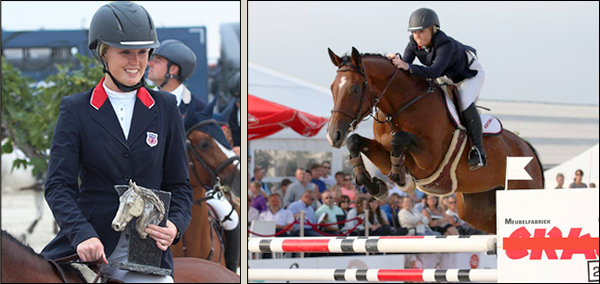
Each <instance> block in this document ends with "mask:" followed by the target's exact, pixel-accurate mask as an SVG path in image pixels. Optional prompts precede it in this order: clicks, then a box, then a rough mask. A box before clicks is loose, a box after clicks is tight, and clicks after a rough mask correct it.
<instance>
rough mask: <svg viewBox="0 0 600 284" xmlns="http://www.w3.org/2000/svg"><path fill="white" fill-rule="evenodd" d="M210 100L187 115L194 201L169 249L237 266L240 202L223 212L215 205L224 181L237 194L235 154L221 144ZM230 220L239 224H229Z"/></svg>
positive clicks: (186, 255) (179, 253)
mask: <svg viewBox="0 0 600 284" xmlns="http://www.w3.org/2000/svg"><path fill="white" fill-rule="evenodd" d="M214 102H216V100H215V101H213V103H214ZM213 103H209V104H208V105H207V106H206V108H205V110H203V111H201V112H198V113H196V114H187V115H186V117H185V125H186V131H187V133H186V136H187V141H186V144H187V145H186V152H187V156H188V170H189V172H190V184H191V186H192V189H193V190H194V205H193V206H192V221H191V222H190V225H189V227H188V228H187V230H186V231H185V232H184V234H183V236H182V238H181V240H180V241H179V243H177V244H175V245H173V246H171V251H172V253H173V256H177V257H197V258H203V259H207V260H210V261H214V262H217V263H220V264H221V265H224V266H226V267H227V268H229V269H230V270H232V271H235V270H236V269H237V266H238V263H239V258H240V238H241V237H240V225H239V216H240V215H239V214H240V213H239V212H240V211H239V205H237V206H236V204H235V203H234V202H233V201H231V200H230V201H229V204H231V206H233V208H231V209H227V212H223V211H220V212H219V210H222V209H223V208H222V207H223V206H222V205H223V204H224V203H223V202H222V201H224V200H225V199H224V195H225V193H224V192H223V191H224V190H223V188H224V187H223V185H226V186H228V187H229V188H231V190H229V192H228V193H231V194H232V195H235V196H240V194H241V180H240V177H241V174H240V169H239V156H237V155H235V154H234V153H233V151H231V150H230V149H228V148H227V147H226V146H225V145H228V143H227V142H224V140H226V138H225V136H224V134H223V130H222V129H221V127H220V126H219V122H217V121H216V120H214V119H211V117H212V108H213V107H214V104H213ZM215 137H218V138H215ZM221 138H222V139H221ZM224 144H225V145H224ZM236 161H237V164H236ZM218 200H221V203H219V201H218ZM226 202H227V201H226ZM219 205H220V206H219ZM214 207H220V208H221V209H219V208H214ZM232 210H235V211H232ZM235 214H237V216H236V215H235ZM230 217H231V218H230ZM227 218H229V219H230V220H227ZM231 219H233V220H231ZM234 223H235V224H237V226H235V225H232V224H234ZM228 226H229V227H228ZM232 226H233V227H232ZM223 237H225V238H223Z"/></svg>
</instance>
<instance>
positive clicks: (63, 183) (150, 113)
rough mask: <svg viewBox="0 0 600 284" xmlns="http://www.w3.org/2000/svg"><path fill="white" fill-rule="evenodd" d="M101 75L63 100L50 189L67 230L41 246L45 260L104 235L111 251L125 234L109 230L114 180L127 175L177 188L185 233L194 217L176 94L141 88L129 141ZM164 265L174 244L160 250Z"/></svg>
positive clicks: (169, 263) (174, 208)
mask: <svg viewBox="0 0 600 284" xmlns="http://www.w3.org/2000/svg"><path fill="white" fill-rule="evenodd" d="M102 81H104V79H102ZM102 81H100V83H99V84H98V85H97V86H96V87H95V88H93V89H91V90H89V91H86V92H83V93H79V94H75V95H71V96H67V97H65V98H63V99H62V102H61V105H60V114H59V116H58V121H57V123H56V128H55V131H54V136H53V137H52V146H51V149H50V162H49V164H48V178H47V180H46V185H45V189H46V191H45V195H46V201H47V202H48V205H50V208H51V209H52V213H53V214H54V217H55V219H56V221H57V222H58V224H59V226H60V228H61V230H60V232H59V233H58V235H57V236H56V237H55V238H54V239H53V240H52V241H51V242H50V243H49V244H48V245H47V246H46V247H45V248H44V249H43V250H42V252H41V254H42V256H44V257H45V258H47V259H55V258H59V257H64V256H67V255H70V254H74V253H76V250H75V248H76V247H77V245H78V244H79V243H81V242H82V241H84V240H87V239H89V238H91V237H97V238H99V239H100V241H102V244H103V245H104V251H105V253H106V256H107V257H108V256H110V255H111V254H112V252H113V250H114V249H115V247H116V245H117V243H118V241H119V236H120V235H121V233H120V232H116V231H114V230H113V229H112V228H111V222H112V220H113V218H114V217H115V214H116V212H117V209H118V207H119V194H118V193H117V191H116V190H115V189H114V187H113V186H114V185H120V184H121V185H123V184H127V183H128V182H129V179H132V180H134V181H135V182H136V183H137V184H139V185H141V186H144V187H147V188H153V189H161V190H164V191H170V192H171V193H172V195H171V204H170V209H169V216H168V219H169V220H170V221H171V222H173V224H175V226H177V228H178V230H179V233H180V236H182V235H183V233H184V231H185V229H186V228H187V227H188V225H189V223H190V220H191V207H192V198H193V192H192V189H191V187H190V183H189V178H188V170H187V160H186V159H187V158H186V155H185V142H184V141H185V140H184V138H185V134H184V129H183V121H182V119H181V115H180V114H179V111H178V110H177V105H176V102H175V96H173V95H171V94H167V93H165V92H157V91H153V90H148V89H146V88H144V87H142V88H140V89H139V90H138V93H137V99H136V102H135V106H134V112H133V119H132V121H131V130H130V131H129V139H125V136H124V135H123V131H122V130H121V126H120V124H119V122H118V121H117V116H116V115H115V112H114V110H113V107H112V105H111V103H110V100H108V99H107V95H106V92H105V91H104V88H103V87H102ZM150 134H154V136H150ZM78 179H80V180H81V182H80V183H78ZM176 241H178V240H175V242H176ZM161 267H162V268H168V269H172V268H173V259H172V256H171V251H170V250H167V251H166V252H165V253H163V254H162V262H161Z"/></svg>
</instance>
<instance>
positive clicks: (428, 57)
mask: <svg viewBox="0 0 600 284" xmlns="http://www.w3.org/2000/svg"><path fill="white" fill-rule="evenodd" d="M466 50H469V51H472V52H473V53H475V54H476V51H475V49H474V48H472V47H470V46H468V45H463V44H462V43H460V42H459V41H457V40H455V39H453V38H451V37H449V36H447V35H446V34H445V33H444V32H443V31H440V30H438V31H437V32H436V33H435V34H434V35H433V37H432V39H431V45H430V47H429V50H426V49H423V48H421V47H419V46H418V45H417V42H416V41H415V39H414V37H413V35H410V36H409V43H408V45H407V46H406V48H405V49H404V56H403V57H402V60H403V61H404V62H407V63H412V62H413V61H414V60H415V57H417V58H419V61H421V63H423V64H424V65H425V66H427V67H424V66H418V65H413V66H412V74H414V75H416V76H417V77H421V78H430V79H435V78H437V77H441V76H443V75H447V76H448V77H449V78H450V79H452V81H453V82H454V83H458V82H460V81H462V80H464V79H466V78H472V77H475V75H477V70H471V69H469V62H468V59H467V54H466Z"/></svg>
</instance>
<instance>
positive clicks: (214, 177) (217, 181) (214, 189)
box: [183, 119, 240, 261]
mask: <svg viewBox="0 0 600 284" xmlns="http://www.w3.org/2000/svg"><path fill="white" fill-rule="evenodd" d="M207 124H216V125H226V124H225V123H222V122H218V121H216V120H214V119H209V120H204V121H201V122H198V123H196V124H194V126H192V127H191V128H190V129H189V130H188V131H187V132H186V134H185V137H186V141H185V144H186V152H187V156H188V164H189V166H190V167H191V168H192V172H193V175H194V177H195V178H196V181H197V182H198V183H199V184H200V185H201V186H202V187H203V188H205V189H206V192H207V194H206V197H201V198H199V199H197V200H194V204H196V205H199V206H202V203H204V202H205V201H206V200H209V199H211V198H214V197H215V195H217V194H224V193H225V191H226V190H225V187H224V186H222V185H221V178H220V177H219V174H220V173H221V172H222V171H223V170H225V168H227V167H228V166H229V165H230V164H233V163H234V162H235V161H238V162H239V160H240V157H239V156H234V157H231V158H229V159H227V160H225V161H223V162H222V163H221V164H220V165H218V166H217V167H216V168H215V169H214V170H213V169H211V168H210V167H209V166H208V164H206V162H205V161H204V159H202V157H201V156H200V154H198V152H197V151H196V150H195V149H194V146H192V141H190V139H189V138H188V137H189V135H190V134H191V133H192V132H193V131H194V130H196V129H197V128H198V127H201V126H204V125H207ZM192 155H194V157H196V160H198V162H200V164H201V165H202V167H204V169H206V171H207V172H208V173H209V174H210V176H211V183H212V184H210V185H206V184H204V183H203V182H202V180H201V179H200V177H199V176H198V173H197V172H196V166H195V165H194V160H193V159H192ZM234 175H235V173H234ZM231 180H232V181H233V180H234V178H231ZM207 210H208V209H207ZM234 211H235V210H234V208H232V209H231V211H230V212H229V214H227V216H225V218H224V220H227V219H229V216H230V215H231V214H233V212H234ZM208 212H209V222H210V227H211V228H212V229H214V230H215V231H217V232H218V231H219V225H218V224H217V222H216V221H215V219H216V218H215V217H214V216H212V214H211V213H210V210H208ZM209 235H210V244H211V246H210V252H209V253H208V257H206V259H207V260H210V259H211V258H212V255H213V254H214V250H215V248H214V239H213V234H212V232H211V233H210V234H209ZM221 235H222V234H221V233H217V236H218V238H219V241H220V243H221V251H225V247H224V246H225V244H224V242H223V238H222V236H221ZM183 249H184V252H185V245H184V248H183ZM219 261H221V255H219Z"/></svg>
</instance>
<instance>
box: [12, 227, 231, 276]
mask: <svg viewBox="0 0 600 284" xmlns="http://www.w3.org/2000/svg"><path fill="white" fill-rule="evenodd" d="M173 262H174V267H175V270H174V271H173V275H174V280H175V283H240V278H239V276H238V275H237V274H235V273H233V272H231V271H229V270H227V269H226V268H224V267H222V266H220V265H218V264H215V263H214V262H210V261H206V260H203V259H198V258H187V257H184V258H174V259H173ZM95 271H96V272H98V271H97V269H95ZM1 280H2V281H1V282H2V283H86V281H85V279H84V278H83V276H82V273H81V272H80V270H77V269H74V268H72V267H71V266H70V265H68V264H66V265H60V264H58V263H57V262H55V261H48V260H46V259H44V258H43V257H42V256H41V255H39V254H37V253H35V251H34V250H33V249H32V248H31V247H29V246H26V245H24V244H22V243H21V242H19V241H17V240H16V239H15V238H14V237H13V236H11V235H10V234H8V233H7V232H6V231H4V230H2V279H1Z"/></svg>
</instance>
